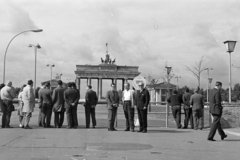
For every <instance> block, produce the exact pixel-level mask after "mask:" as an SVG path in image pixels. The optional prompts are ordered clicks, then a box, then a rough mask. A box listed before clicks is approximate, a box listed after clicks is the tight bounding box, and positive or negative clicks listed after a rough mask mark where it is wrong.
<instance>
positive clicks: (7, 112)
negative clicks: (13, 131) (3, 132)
mask: <svg viewBox="0 0 240 160" xmlns="http://www.w3.org/2000/svg"><path fill="white" fill-rule="evenodd" d="M12 105H13V104H12V101H7V100H4V101H3V106H2V113H3V115H2V128H5V127H9V125H10V119H11V115H12Z"/></svg>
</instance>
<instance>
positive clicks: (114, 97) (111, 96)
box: [106, 83, 119, 131]
mask: <svg viewBox="0 0 240 160" xmlns="http://www.w3.org/2000/svg"><path fill="white" fill-rule="evenodd" d="M111 87H112V90H111V91H108V92H107V95H106V100H107V109H108V131H117V130H116V129H115V128H114V122H115V117H116V113H117V108H118V106H119V95H118V92H117V91H116V85H115V84H114V83H113V84H111Z"/></svg>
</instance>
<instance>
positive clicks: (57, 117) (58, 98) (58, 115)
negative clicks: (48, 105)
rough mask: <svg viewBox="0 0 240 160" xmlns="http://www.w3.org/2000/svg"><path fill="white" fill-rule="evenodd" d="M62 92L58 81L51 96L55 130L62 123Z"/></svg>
mask: <svg viewBox="0 0 240 160" xmlns="http://www.w3.org/2000/svg"><path fill="white" fill-rule="evenodd" d="M64 91H65V88H63V87H62V81H61V80H59V81H58V86H57V88H55V89H54V90H53V94H52V100H53V112H54V124H55V128H61V127H62V125H63V121H64V111H65V108H64Z"/></svg>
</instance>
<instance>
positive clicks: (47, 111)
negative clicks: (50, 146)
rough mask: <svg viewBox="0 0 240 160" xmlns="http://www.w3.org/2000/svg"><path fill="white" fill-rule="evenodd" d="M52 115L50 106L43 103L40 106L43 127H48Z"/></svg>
mask: <svg viewBox="0 0 240 160" xmlns="http://www.w3.org/2000/svg"><path fill="white" fill-rule="evenodd" d="M51 117H52V106H51V105H50V104H47V103H44V104H43V106H42V125H43V126H44V127H50V124H51Z"/></svg>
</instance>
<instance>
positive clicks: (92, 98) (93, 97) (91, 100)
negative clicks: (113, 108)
mask: <svg viewBox="0 0 240 160" xmlns="http://www.w3.org/2000/svg"><path fill="white" fill-rule="evenodd" d="M97 102H98V97H97V94H96V92H94V91H93V90H91V89H90V90H88V91H87V92H86V96H85V105H84V106H85V107H91V106H93V105H95V106H96V105H97Z"/></svg>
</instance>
